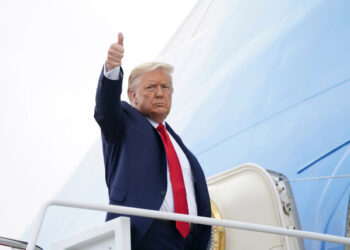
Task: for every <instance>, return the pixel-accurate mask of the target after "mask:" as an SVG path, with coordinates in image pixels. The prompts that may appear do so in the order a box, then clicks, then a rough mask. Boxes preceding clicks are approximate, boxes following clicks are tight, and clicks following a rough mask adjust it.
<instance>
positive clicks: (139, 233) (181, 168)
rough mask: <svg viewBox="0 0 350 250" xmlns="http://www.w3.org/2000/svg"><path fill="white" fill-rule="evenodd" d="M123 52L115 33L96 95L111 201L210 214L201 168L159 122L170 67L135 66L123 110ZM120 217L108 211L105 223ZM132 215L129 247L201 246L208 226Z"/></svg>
mask: <svg viewBox="0 0 350 250" xmlns="http://www.w3.org/2000/svg"><path fill="white" fill-rule="evenodd" d="M123 54H124V48H123V35H122V34H121V33H119V34H118V42H117V43H114V44H112V45H111V46H110V48H109V50H108V56H107V61H106V63H105V66H104V69H103V71H102V73H101V76H100V79H99V83H98V88H97V94H96V107H95V119H96V121H97V122H98V124H99V126H100V127H101V131H102V142H103V153H104V163H105V173H106V174H105V178H106V183H107V186H108V192H109V199H110V204H114V205H122V206H130V207H137V208H145V209H153V210H160V211H166V212H175V213H182V214H190V215H198V216H206V217H210V216H211V210H210V201H209V194H208V189H207V185H206V180H205V177H204V174H203V171H202V169H201V167H200V165H199V163H198V161H197V159H196V157H195V156H194V155H193V154H192V153H191V152H190V151H189V150H188V149H187V148H186V146H185V145H184V144H183V142H182V140H181V139H180V137H179V136H178V135H177V134H176V133H175V132H174V131H173V130H172V129H171V127H170V126H169V125H168V124H167V123H166V122H165V119H166V117H167V115H168V114H169V112H170V108H171V98H172V92H173V85H172V78H171V73H172V71H173V67H172V66H171V65H169V64H165V63H159V62H152V63H145V64H142V65H140V66H138V67H136V68H135V69H134V70H133V71H132V72H131V73H130V76H129V85H128V96H129V99H130V102H131V105H129V104H128V103H126V102H124V101H121V100H120V95H121V91H122V80H123V70H122V68H121V60H122V57H123ZM118 216H120V215H119V214H112V213H108V214H107V218H106V220H111V219H113V218H116V217H118ZM130 218H131V239H132V249H157V250H158V249H162V250H163V249H207V245H208V242H209V238H210V230H211V228H210V227H209V226H203V225H193V224H191V225H190V224H189V223H186V222H172V221H162V220H154V219H150V218H142V217H137V216H130Z"/></svg>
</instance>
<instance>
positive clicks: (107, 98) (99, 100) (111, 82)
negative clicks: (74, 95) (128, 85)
mask: <svg viewBox="0 0 350 250" xmlns="http://www.w3.org/2000/svg"><path fill="white" fill-rule="evenodd" d="M123 41H124V37H123V34H122V33H119V34H118V41H117V42H116V43H113V44H111V46H110V47H109V50H108V55H107V60H106V63H105V66H104V67H105V70H106V72H107V73H106V75H108V74H109V73H113V71H117V72H119V75H117V77H113V78H112V77H111V79H109V78H107V77H106V75H105V74H104V69H103V70H102V72H101V75H100V78H99V81H98V86H97V92H96V106H95V114H94V117H95V119H96V121H97V123H98V124H99V126H100V128H101V130H102V135H103V136H104V138H105V140H107V141H110V142H112V141H115V142H118V140H120V137H121V135H122V132H123V129H124V119H123V113H122V110H121V104H120V95H121V92H122V82H123V71H122V69H121V64H122V58H123V56H124V47H123Z"/></svg>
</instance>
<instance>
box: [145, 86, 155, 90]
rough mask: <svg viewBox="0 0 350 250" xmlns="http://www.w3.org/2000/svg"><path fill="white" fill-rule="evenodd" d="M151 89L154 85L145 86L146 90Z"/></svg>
mask: <svg viewBox="0 0 350 250" xmlns="http://www.w3.org/2000/svg"><path fill="white" fill-rule="evenodd" d="M153 89H154V87H153V86H152V85H150V86H147V87H146V90H153Z"/></svg>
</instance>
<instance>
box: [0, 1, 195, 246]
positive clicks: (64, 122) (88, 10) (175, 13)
mask: <svg viewBox="0 0 350 250" xmlns="http://www.w3.org/2000/svg"><path fill="white" fill-rule="evenodd" d="M196 2H197V1H196V0H178V1H171V0H148V1H143V0H127V1H122V0H113V1H112V0H102V1H97V0H95V1H86V0H84V1H83V0H76V1H68V0H61V1H58V0H52V1H46V0H31V1H24V0H2V1H1V2H0V30H1V40H0V43H1V46H0V67H1V71H0V85H1V88H0V115H1V122H0V150H1V153H0V177H1V181H0V197H1V204H0V236H2V237H8V238H17V239H20V237H21V234H22V233H23V232H24V231H25V229H27V227H28V226H29V224H30V223H31V222H32V221H33V219H34V218H35V216H36V214H37V212H38V209H39V208H40V206H41V205H42V204H43V203H44V202H45V201H47V200H49V199H51V198H53V197H54V196H55V194H56V193H57V192H58V191H59V190H60V188H61V187H62V186H63V185H64V184H65V182H66V181H67V180H68V179H69V177H70V176H71V174H72V173H73V172H74V171H75V169H76V168H77V167H78V165H79V163H80V162H81V160H82V159H83V157H84V156H85V155H86V154H87V152H88V150H89V149H90V148H91V146H92V145H93V143H94V142H96V140H97V138H98V137H99V136H100V132H99V128H98V126H97V124H96V122H95V121H94V119H93V109H94V98H95V90H96V86H97V80H98V76H99V73H100V71H101V69H102V65H103V63H104V61H105V58H106V55H107V50H108V48H109V46H110V44H111V43H113V42H116V41H117V35H118V32H123V34H124V47H125V54H124V60H123V67H124V69H125V72H126V74H128V72H129V71H130V68H131V67H133V66H135V65H136V64H138V63H141V62H145V61H150V60H153V59H155V58H156V57H157V55H158V54H159V53H160V52H161V51H162V49H163V48H164V47H165V45H166V44H167V43H168V42H169V41H170V39H171V37H172V36H173V35H174V33H175V32H176V30H177V28H178V27H179V26H180V25H181V23H182V21H183V20H184V19H185V18H186V17H187V16H188V14H189V12H190V11H191V9H192V8H193V6H194V5H195V4H196ZM123 98H124V99H126V95H125V93H124V94H123ZM0 249H1V248H0Z"/></svg>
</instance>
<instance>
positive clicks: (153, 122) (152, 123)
mask: <svg viewBox="0 0 350 250" xmlns="http://www.w3.org/2000/svg"><path fill="white" fill-rule="evenodd" d="M146 118H147V120H148V121H149V122H150V123H151V125H152V126H153V127H154V128H155V129H157V127H158V125H159V123H158V122H155V121H153V120H152V119H150V118H148V117H146ZM162 123H163V125H164V126H165V121H163V122H162Z"/></svg>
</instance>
